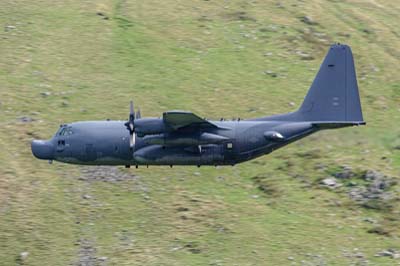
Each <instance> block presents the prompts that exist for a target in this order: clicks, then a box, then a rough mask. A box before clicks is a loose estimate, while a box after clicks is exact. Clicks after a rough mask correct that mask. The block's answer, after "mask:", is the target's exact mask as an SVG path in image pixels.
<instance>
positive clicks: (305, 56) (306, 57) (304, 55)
mask: <svg viewBox="0 0 400 266" xmlns="http://www.w3.org/2000/svg"><path fill="white" fill-rule="evenodd" d="M300 59H301V60H314V59H315V58H314V56H312V55H309V54H301V55H300Z"/></svg>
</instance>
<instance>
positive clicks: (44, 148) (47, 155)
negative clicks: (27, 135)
mask: <svg viewBox="0 0 400 266" xmlns="http://www.w3.org/2000/svg"><path fill="white" fill-rule="evenodd" d="M31 148H32V153H33V155H35V157H36V158H38V159H43V160H52V159H53V157H54V146H53V144H52V143H51V142H50V141H48V140H33V141H32V143H31Z"/></svg>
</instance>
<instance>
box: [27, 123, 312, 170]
mask: <svg viewBox="0 0 400 266" xmlns="http://www.w3.org/2000/svg"><path fill="white" fill-rule="evenodd" d="M211 122H212V123H213V124H215V125H217V126H218V128H215V129H208V130H207V132H201V131H196V132H193V133H191V132H184V133H175V132H171V133H164V134H155V135H145V136H142V137H140V136H138V135H137V134H135V144H134V147H132V148H130V146H129V132H128V131H127V130H126V127H125V125H124V121H88V122H76V123H71V124H67V125H62V126H60V129H59V130H58V132H57V133H56V135H55V136H54V137H53V138H52V139H50V140H48V141H34V142H33V143H32V151H33V153H34V154H35V156H36V157H38V158H41V159H48V160H56V161H60V162H65V163H73V164H85V165H198V166H200V165H234V164H236V163H240V162H244V161H247V160H251V159H253V158H256V157H259V156H262V155H265V154H268V153H270V152H272V151H273V150H276V149H278V148H280V147H282V146H284V145H286V144H288V143H290V142H293V141H295V140H298V139H300V138H302V137H305V136H307V135H309V134H311V133H313V132H315V131H317V130H318V128H316V127H313V126H312V124H311V123H310V122H291V123H288V122H285V123H282V122H278V121H244V120H242V121H211ZM276 134H278V135H276ZM46 147H47V148H46Z"/></svg>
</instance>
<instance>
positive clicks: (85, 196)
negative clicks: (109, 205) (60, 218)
mask: <svg viewBox="0 0 400 266" xmlns="http://www.w3.org/2000/svg"><path fill="white" fill-rule="evenodd" d="M82 198H84V199H91V198H92V196H90V195H83V196H82Z"/></svg>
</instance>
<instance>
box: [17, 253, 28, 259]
mask: <svg viewBox="0 0 400 266" xmlns="http://www.w3.org/2000/svg"><path fill="white" fill-rule="evenodd" d="M28 255H29V252H28V251H24V252H21V253H20V254H19V258H20V260H26V259H27V258H28Z"/></svg>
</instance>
